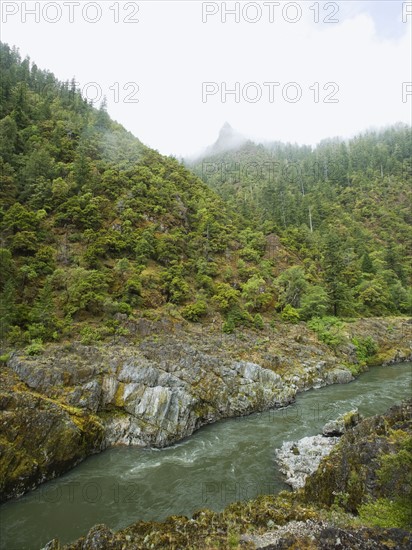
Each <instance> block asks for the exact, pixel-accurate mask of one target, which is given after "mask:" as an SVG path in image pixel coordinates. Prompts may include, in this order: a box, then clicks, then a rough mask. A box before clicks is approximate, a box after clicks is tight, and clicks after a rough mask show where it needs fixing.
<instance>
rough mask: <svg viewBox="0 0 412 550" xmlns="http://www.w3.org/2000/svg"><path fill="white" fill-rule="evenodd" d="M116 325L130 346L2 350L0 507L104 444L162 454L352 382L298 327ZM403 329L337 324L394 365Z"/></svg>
mask: <svg viewBox="0 0 412 550" xmlns="http://www.w3.org/2000/svg"><path fill="white" fill-rule="evenodd" d="M143 321H144V322H143ZM125 322H127V323H128V325H127V328H128V330H129V332H130V334H132V335H133V338H136V342H135V343H133V342H131V341H130V340H129V341H126V340H123V341H122V342H121V343H120V342H119V341H118V342H117V343H115V344H113V345H109V344H101V345H100V346H85V345H81V344H78V343H71V344H66V345H60V346H59V345H53V346H50V347H48V348H47V350H46V351H45V352H44V353H43V354H42V355H39V356H34V357H30V356H27V355H25V354H24V353H22V352H20V353H17V352H14V353H12V354H11V357H10V358H9V360H8V361H7V364H6V365H3V366H2V371H1V376H2V386H1V392H0V406H1V411H0V428H1V438H0V452H1V456H2V459H1V463H0V473H1V474H2V475H1V481H0V499H2V500H4V499H7V498H11V497H15V496H18V495H21V494H22V493H23V492H25V491H27V490H29V489H31V488H33V487H35V486H36V485H38V484H39V483H41V482H43V481H46V480H48V479H51V478H53V477H55V476H58V475H60V474H62V473H63V472H64V471H66V470H68V469H69V468H71V467H73V466H74V465H76V464H77V463H78V462H79V461H81V460H82V459H84V458H85V457H86V456H88V455H90V454H93V453H97V452H100V451H101V450H103V449H105V448H107V447H108V446H111V445H117V444H125V445H130V444H132V445H142V446H155V447H163V446H166V445H170V444H172V443H174V442H176V441H178V440H179V439H182V438H184V437H186V436H189V435H191V434H192V433H193V432H194V431H195V430H197V429H198V428H200V427H201V426H203V425H205V424H209V423H212V422H215V421H217V420H219V419H221V418H225V417H231V416H241V415H247V414H250V413H252V412H255V411H263V410H265V409H268V408H271V407H278V406H284V405H287V404H289V403H291V402H292V401H293V400H294V398H295V395H296V393H297V392H300V391H304V390H307V389H309V388H312V387H321V386H325V385H327V384H332V383H347V382H350V381H351V380H353V375H352V373H351V372H350V370H349V368H348V367H346V366H345V365H344V363H350V362H351V361H352V360H354V359H353V358H352V357H351V356H350V353H352V351H353V350H352V351H351V348H350V346H349V348H348V349H349V351H348V350H346V348H345V346H344V347H343V348H342V351H339V350H336V351H332V350H331V349H330V348H328V346H326V345H325V344H322V343H320V342H319V341H318V339H317V337H316V335H315V334H314V333H313V332H311V331H310V330H308V329H307V327H306V326H305V325H304V324H303V323H302V324H301V325H299V326H297V325H280V326H279V327H277V328H276V329H273V331H263V332H261V333H259V338H258V339H257V334H256V332H253V331H251V330H244V331H243V332H242V334H240V335H239V338H237V337H236V335H225V334H222V333H219V332H216V331H213V330H211V331H209V332H203V331H202V332H201V333H199V332H197V331H198V328H197V327H194V328H192V329H191V331H190V330H186V329H185V330H183V329H182V327H179V326H177V325H176V326H174V325H173V324H172V323H171V322H170V321H167V322H166V321H165V320H159V321H157V322H152V321H148V320H141V321H139V322H132V321H128V320H126V321H125ZM388 323H390V325H391V327H392V329H391V330H390V331H389V330H388ZM404 324H405V323H404V321H403V320H402V319H399V320H396V319H394V320H391V321H384V320H375V319H371V320H361V321H360V322H359V323H358V325H356V324H353V325H352V324H349V325H348V327H347V332H348V339H349V338H351V331H355V329H356V330H357V331H358V333H359V334H361V335H367V334H370V333H371V330H373V331H374V332H373V334H374V335H376V340H377V342H378V344H379V349H382V350H385V357H386V358H393V357H394V356H395V357H396V358H399V359H403V358H405V357H407V356H408V353H410V349H409V348H408V345H409V344H407V343H406V342H407V338H406V337H405V333H404V331H403V325H404ZM408 349H409V351H408ZM390 350H394V352H393V353H392V352H391V351H390ZM347 354H349V355H347Z"/></svg>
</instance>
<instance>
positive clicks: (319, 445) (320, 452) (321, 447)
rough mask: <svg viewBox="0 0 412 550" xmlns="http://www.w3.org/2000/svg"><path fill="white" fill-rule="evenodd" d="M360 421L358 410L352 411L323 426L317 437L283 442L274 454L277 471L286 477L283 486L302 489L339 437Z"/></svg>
mask: <svg viewBox="0 0 412 550" xmlns="http://www.w3.org/2000/svg"><path fill="white" fill-rule="evenodd" d="M360 419H361V417H360V415H359V412H358V410H357V409H354V410H352V411H349V412H348V413H346V414H344V415H341V416H339V417H338V418H337V419H336V420H331V421H329V422H328V423H327V424H325V426H324V427H323V430H322V434H320V435H313V436H308V437H303V438H302V439H299V440H298V441H285V442H284V443H283V445H282V447H281V448H280V449H277V450H276V452H275V455H276V460H277V462H278V463H279V469H280V471H281V472H282V473H283V474H285V476H286V479H285V483H287V484H288V485H290V486H291V487H292V489H300V488H301V487H304V485H305V482H306V478H307V477H308V476H309V475H311V474H313V473H314V472H316V470H317V469H318V466H319V464H320V462H321V460H322V459H323V458H324V457H325V456H327V455H328V454H329V453H330V452H331V451H332V449H333V447H334V446H335V445H336V443H337V442H338V441H339V438H340V437H341V436H342V435H343V434H344V433H345V432H346V431H347V430H348V429H350V428H352V427H353V426H356V425H357V424H358V423H359V421H360Z"/></svg>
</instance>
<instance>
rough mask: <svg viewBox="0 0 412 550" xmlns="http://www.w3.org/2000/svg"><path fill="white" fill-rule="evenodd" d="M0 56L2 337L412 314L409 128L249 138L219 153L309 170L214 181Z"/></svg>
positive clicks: (71, 90) (13, 58) (65, 87)
mask: <svg viewBox="0 0 412 550" xmlns="http://www.w3.org/2000/svg"><path fill="white" fill-rule="evenodd" d="M0 53H1V77H2V78H1V89H0V94H1V99H0V152H1V157H0V165H1V170H0V177H1V184H0V185H1V187H0V201H1V208H0V231H1V234H0V238H1V241H0V247H1V248H0V317H1V319H2V324H1V340H2V342H6V343H11V344H19V345H21V344H24V345H29V348H28V350H29V352H30V353H36V352H37V350H39V349H41V346H42V343H43V342H45V341H50V340H60V339H62V338H73V337H75V338H80V339H81V340H82V342H83V343H91V342H93V341H96V340H100V339H104V338H105V337H108V336H112V335H124V336H127V329H125V328H124V326H123V325H122V323H121V319H124V318H125V316H126V317H133V316H137V317H139V316H152V317H153V316H159V315H160V316H161V315H169V316H172V317H173V318H176V319H178V320H180V321H182V320H183V318H184V319H186V320H188V321H194V322H195V321H199V320H201V319H202V318H206V319H212V318H216V316H217V317H219V316H221V318H222V322H223V323H224V324H223V329H224V330H225V331H227V332H230V331H233V330H234V328H235V327H236V326H239V325H241V324H244V325H250V326H254V327H255V328H256V329H259V328H261V327H262V326H263V324H264V322H265V321H266V322H277V320H279V321H287V322H296V321H298V320H299V319H302V320H308V319H310V318H312V317H322V316H324V315H328V314H335V315H339V316H368V315H385V314H397V313H407V312H408V311H409V302H408V300H410V294H408V291H407V283H408V277H409V275H410V268H409V267H408V223H410V221H411V219H410V217H409V218H408V216H410V214H409V205H408V200H409V197H410V195H409V193H410V189H409V185H408V178H409V174H408V172H407V170H406V169H405V167H406V168H408V166H407V164H406V159H407V157H408V155H410V153H411V143H410V131H409V130H408V129H407V128H403V127H402V128H393V129H391V130H388V131H386V132H384V133H382V134H376V135H375V134H370V135H365V136H363V137H361V138H359V139H357V140H354V141H353V142H351V143H350V144H349V145H345V144H343V143H340V142H330V143H325V144H323V145H322V146H320V147H319V148H318V149H316V150H315V151H311V150H310V149H308V148H302V147H292V146H283V145H280V144H278V145H274V146H273V147H271V148H264V147H262V146H257V145H254V144H251V143H248V144H246V145H245V146H244V147H242V149H240V150H238V151H236V152H232V153H230V154H227V155H224V154H223V155H222V156H220V157H218V158H217V157H216V158H213V159H211V162H213V163H216V162H220V161H224V162H233V161H240V162H241V163H244V162H245V161H246V160H247V161H249V160H252V161H253V162H259V163H264V162H266V161H268V160H273V159H275V160H276V161H279V162H280V164H281V166H282V167H285V166H287V165H288V164H290V163H293V162H294V163H297V165H298V166H299V167H300V168H301V169H302V173H303V175H302V177H301V176H299V177H297V178H294V177H293V174H292V171H291V172H290V174H289V173H288V171H286V172H285V174H286V175H285V177H283V176H275V177H274V178H272V179H271V180H268V179H267V178H265V177H263V178H254V179H253V181H252V180H251V177H246V178H244V179H242V180H241V181H240V183H239V182H238V181H236V182H234V183H233V181H232V180H228V181H221V179H219V178H220V176H219V175H218V172H216V173H214V174H212V175H210V176H209V175H208V177H207V178H205V179H206V180H207V184H208V185H210V186H211V187H212V190H211V189H209V188H208V186H207V185H206V183H204V182H202V181H201V178H199V177H198V176H196V175H194V174H193V173H192V172H191V171H190V170H188V169H187V168H186V167H185V166H183V165H182V163H180V162H178V161H177V160H176V159H174V158H171V157H164V156H162V155H160V154H159V153H157V152H156V151H153V150H151V149H149V148H148V147H146V146H144V145H143V144H142V143H141V142H140V141H139V140H138V139H136V138H135V137H134V136H132V135H131V134H130V133H128V132H127V131H126V130H125V129H124V128H123V127H122V126H120V125H119V124H117V123H116V122H114V121H112V120H111V119H110V117H109V116H108V114H107V112H106V109H105V106H104V104H103V105H102V106H101V107H100V109H95V108H93V106H91V105H89V104H87V102H86V101H85V100H84V99H82V97H81V94H80V93H79V91H78V90H76V88H75V85H74V83H73V82H72V83H70V82H59V81H57V80H56V79H55V77H54V76H53V75H52V74H51V73H49V72H47V71H43V70H40V69H39V68H38V67H37V66H36V65H35V64H34V63H31V62H30V60H29V59H24V60H22V59H21V58H20V55H19V53H18V51H17V50H15V49H10V48H9V47H8V46H7V45H5V44H2V45H1V50H0ZM316 166H321V167H322V168H321V170H320V172H319V171H318V172H317V169H316ZM195 171H196V172H198V175H200V176H202V173H201V172H202V170H201V167H200V165H198V166H197V167H195ZM291 174H292V175H291ZM203 176H204V173H203ZM409 183H410V181H409ZM213 189H214V190H213ZM215 191H218V193H219V194H220V195H221V198H220V197H219V196H218V194H216V193H215ZM225 202H226V204H225ZM310 220H311V221H310ZM408 296H409V298H408Z"/></svg>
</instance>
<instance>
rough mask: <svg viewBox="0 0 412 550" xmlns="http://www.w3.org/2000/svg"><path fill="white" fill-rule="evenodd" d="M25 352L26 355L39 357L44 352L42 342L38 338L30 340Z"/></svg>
mask: <svg viewBox="0 0 412 550" xmlns="http://www.w3.org/2000/svg"><path fill="white" fill-rule="evenodd" d="M25 352H26V353H27V355H41V354H42V353H43V352H44V346H43V342H42V340H41V339H40V338H36V339H35V340H32V341H31V343H30V344H29V345H28V346H27V347H26V349H25Z"/></svg>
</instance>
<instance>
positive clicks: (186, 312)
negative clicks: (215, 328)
mask: <svg viewBox="0 0 412 550" xmlns="http://www.w3.org/2000/svg"><path fill="white" fill-rule="evenodd" d="M206 313H207V305H206V302H205V301H204V300H197V301H196V302H194V303H193V304H189V305H187V306H186V307H184V308H183V310H182V316H183V317H184V318H185V319H187V320H188V321H193V322H197V321H199V320H200V318H201V317H204V316H205V315H206Z"/></svg>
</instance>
